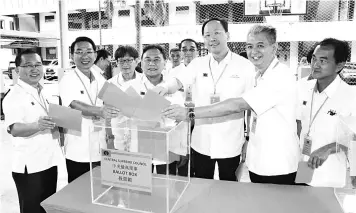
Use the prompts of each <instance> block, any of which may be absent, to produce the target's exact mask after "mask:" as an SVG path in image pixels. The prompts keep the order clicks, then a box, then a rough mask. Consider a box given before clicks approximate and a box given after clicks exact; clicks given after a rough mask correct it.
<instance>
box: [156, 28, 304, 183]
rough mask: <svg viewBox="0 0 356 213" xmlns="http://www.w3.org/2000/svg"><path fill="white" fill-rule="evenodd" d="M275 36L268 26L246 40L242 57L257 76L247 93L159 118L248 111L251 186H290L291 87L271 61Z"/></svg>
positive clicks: (293, 164) (293, 145)
mask: <svg viewBox="0 0 356 213" xmlns="http://www.w3.org/2000/svg"><path fill="white" fill-rule="evenodd" d="M276 34H277V33H276V29H275V28H273V27H271V26H264V25H254V26H253V27H252V28H251V29H250V31H249V33H248V35H247V42H246V52H247V55H248V58H249V60H250V61H251V62H252V63H253V64H254V65H255V68H256V73H257V74H256V80H255V87H254V88H253V89H251V90H249V91H244V94H243V95H242V96H240V97H238V98H229V99H227V100H224V101H222V102H220V103H216V104H213V105H210V106H202V105H201V106H202V107H197V108H195V109H194V108H192V109H189V110H187V109H182V108H180V107H177V106H171V107H169V108H168V109H166V111H165V112H164V115H166V116H168V117H176V118H178V119H186V117H187V112H189V111H190V112H189V113H190V114H192V115H195V118H215V117H221V116H226V115H230V114H233V113H241V112H243V111H244V110H253V116H252V122H251V127H250V141H249V143H248V148H247V159H246V163H247V167H248V169H249V173H250V179H251V181H252V182H254V183H274V184H294V181H295V176H296V171H297V166H298V159H299V145H298V138H297V134H296V122H295V120H294V119H295V118H296V115H295V104H296V103H295V102H296V101H295V100H296V82H295V77H294V74H293V72H292V71H291V70H289V69H288V67H286V66H285V65H283V64H281V63H279V61H278V60H277V58H276V57H275V53H276V51H277V46H278V45H277V43H276ZM192 63H193V62H192ZM162 91H163V90H162ZM163 92H165V91H163ZM205 105H207V104H205ZM205 134H207V133H205ZM230 134H231V133H230Z"/></svg>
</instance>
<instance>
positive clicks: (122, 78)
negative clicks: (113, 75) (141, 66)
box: [117, 71, 139, 84]
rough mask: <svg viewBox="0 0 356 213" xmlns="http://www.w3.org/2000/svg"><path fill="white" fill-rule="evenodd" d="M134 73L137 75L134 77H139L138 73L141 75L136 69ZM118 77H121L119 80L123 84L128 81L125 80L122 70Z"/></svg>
mask: <svg viewBox="0 0 356 213" xmlns="http://www.w3.org/2000/svg"><path fill="white" fill-rule="evenodd" d="M134 75H135V76H134V78H133V79H136V78H138V75H139V74H138V72H137V71H134ZM117 77H118V78H119V80H118V81H119V83H120V84H123V83H125V82H127V81H125V80H124V77H122V73H121V72H120V73H119V75H118V76H117ZM133 79H130V80H133ZM130 80H129V81H130Z"/></svg>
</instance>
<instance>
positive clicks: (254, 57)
mask: <svg viewBox="0 0 356 213" xmlns="http://www.w3.org/2000/svg"><path fill="white" fill-rule="evenodd" d="M276 50H277V44H276V43H275V44H270V42H269V41H268V39H267V35H266V34H265V33H259V34H249V35H248V36H247V41H246V53H247V57H248V59H249V60H250V61H251V62H252V63H253V64H254V65H255V66H256V67H257V68H264V67H266V66H268V65H269V63H271V60H272V59H273V58H274V56H275V53H276Z"/></svg>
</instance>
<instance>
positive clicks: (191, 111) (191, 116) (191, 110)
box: [188, 107, 195, 120]
mask: <svg viewBox="0 0 356 213" xmlns="http://www.w3.org/2000/svg"><path fill="white" fill-rule="evenodd" d="M188 118H189V120H194V119H195V112H194V107H189V108H188Z"/></svg>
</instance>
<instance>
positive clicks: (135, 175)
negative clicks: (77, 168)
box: [101, 149, 152, 193]
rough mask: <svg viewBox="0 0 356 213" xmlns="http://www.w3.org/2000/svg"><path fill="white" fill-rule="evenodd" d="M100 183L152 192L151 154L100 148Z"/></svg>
mask: <svg viewBox="0 0 356 213" xmlns="http://www.w3.org/2000/svg"><path fill="white" fill-rule="evenodd" d="M101 183H102V184H103V185H108V186H116V187H120V188H125V189H132V190H137V191H143V192H149V193H152V155H151V154H143V153H132V152H124V151H119V150H109V149H102V150H101Z"/></svg>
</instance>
